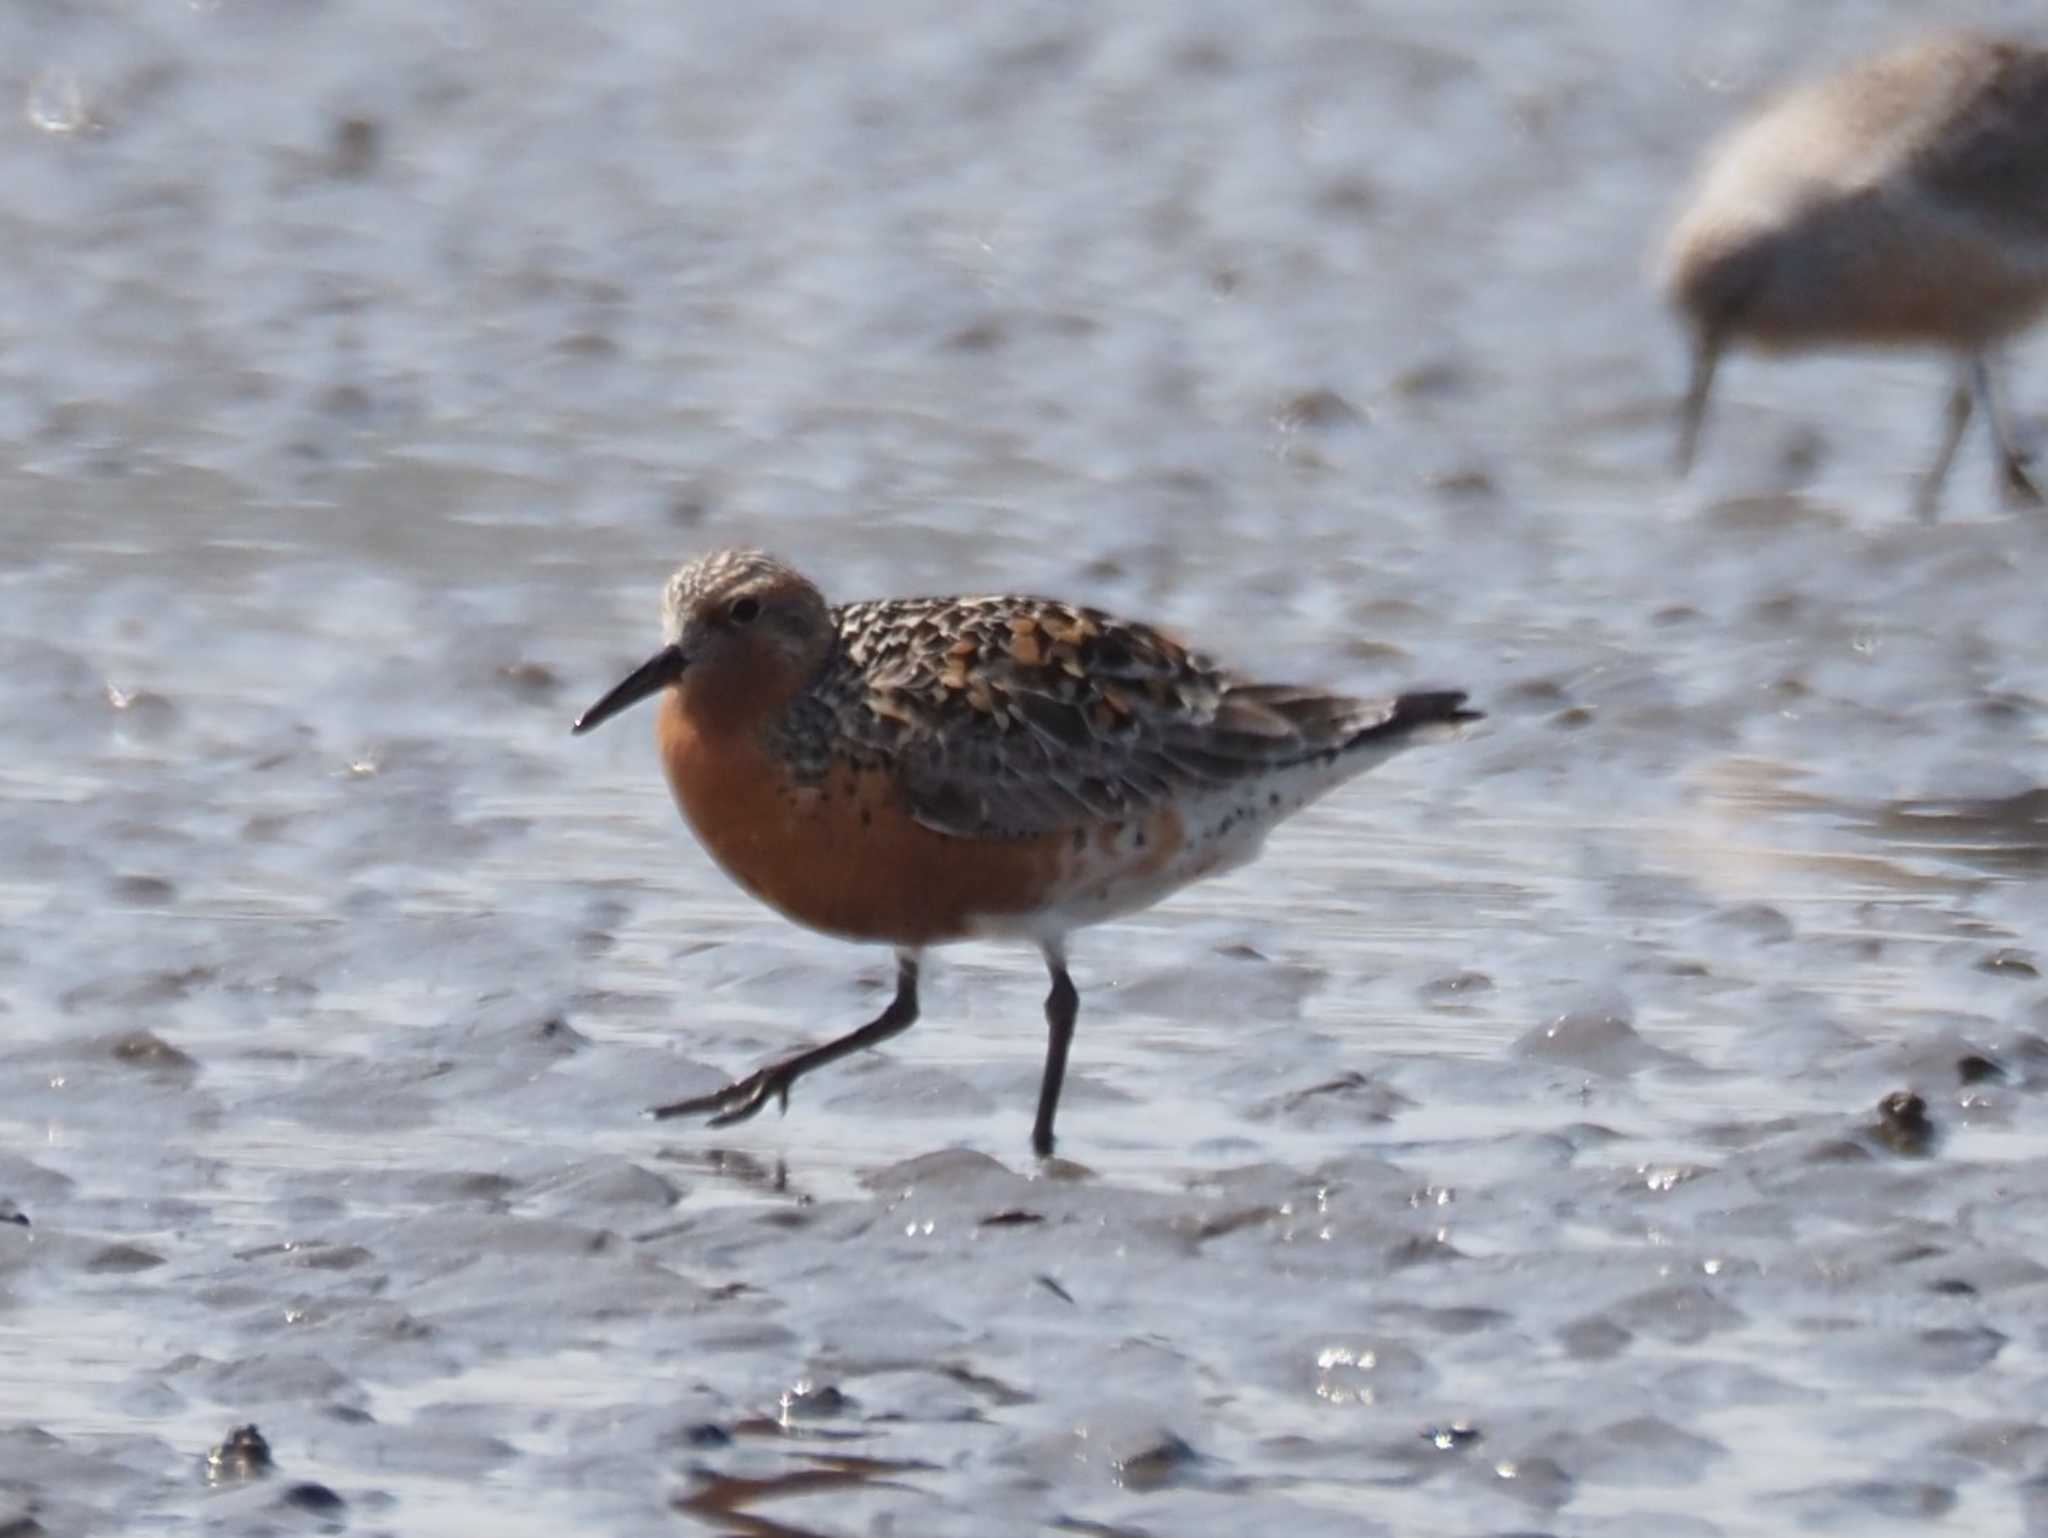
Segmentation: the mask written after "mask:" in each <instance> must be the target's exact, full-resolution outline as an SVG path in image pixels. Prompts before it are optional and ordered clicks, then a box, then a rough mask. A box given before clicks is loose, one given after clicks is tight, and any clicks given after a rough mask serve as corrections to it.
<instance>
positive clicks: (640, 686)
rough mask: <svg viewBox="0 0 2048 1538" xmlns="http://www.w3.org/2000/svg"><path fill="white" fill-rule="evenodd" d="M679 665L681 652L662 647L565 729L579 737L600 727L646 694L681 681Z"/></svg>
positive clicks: (674, 648)
mask: <svg viewBox="0 0 2048 1538" xmlns="http://www.w3.org/2000/svg"><path fill="white" fill-rule="evenodd" d="M683 666H684V659H683V654H682V651H681V649H680V648H678V647H674V646H664V647H663V648H662V649H661V650H660V651H658V652H656V653H655V654H654V655H653V656H652V657H649V658H648V659H647V660H646V661H645V662H643V663H641V664H640V666H638V667H637V668H635V669H633V671H632V672H631V673H629V674H627V675H626V677H625V678H624V679H623V680H622V681H621V682H620V683H619V684H618V686H617V687H616V688H614V689H613V690H612V691H611V693H609V694H607V695H606V696H605V697H604V698H603V699H601V700H599V701H598V702H597V703H596V704H595V705H593V706H591V707H590V708H589V709H588V710H586V711H584V712H583V714H582V715H580V716H578V717H577V718H576V724H575V725H574V726H572V727H570V728H569V730H570V731H572V732H574V733H575V734H576V735H577V736H579V737H580V736H582V735H583V734H584V733H585V732H587V731H589V730H590V729H591V728H592V727H593V726H602V725H604V723H605V722H607V721H609V720H610V719H611V718H612V717H613V716H615V715H617V714H618V713H619V712H620V711H622V710H625V709H627V708H628V707H629V706H633V705H637V704H639V703H640V702H641V701H642V700H644V699H646V698H647V696H648V695H650V694H659V693H660V692H661V691H662V690H664V689H666V688H667V687H668V686H669V685H670V684H672V683H674V682H675V681H676V680H677V679H678V678H681V677H682V676H683Z"/></svg>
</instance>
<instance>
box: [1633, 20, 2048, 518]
mask: <svg viewBox="0 0 2048 1538" xmlns="http://www.w3.org/2000/svg"><path fill="white" fill-rule="evenodd" d="M1664 285H1665V288H1666V290H1667V292H1668V293H1669V296H1670V298H1671V301H1672V303H1673V304H1674V305H1675V306H1677V308H1678V309H1679V311H1680V312H1681V313H1682V314H1683V315H1684V317H1685V319H1686V322H1687V324H1688V325H1689V326H1690V328H1691V331H1692V342H1693V361H1692V382H1691V386H1690V388H1689V389H1688V390H1687V391H1686V396H1685V403H1684V406H1683V407H1682V409H1681V413H1680V423H1679V443H1678V463H1679V470H1680V473H1681V474H1682V473H1683V472H1684V471H1685V469H1686V468H1687V466H1688V465H1689V464H1690V463H1691V460H1692V457H1693V451H1694V448H1695V447H1696V446H1697V444H1698V442H1699V435H1700V426H1701V423H1702V421H1703V420H1704V419H1705V416H1706V410H1707V395H1708V392H1709V391H1710V390H1711V388H1712V386H1713V381H1714V366H1715V364H1716V363H1717V362H1718V361H1719V360H1720V357H1721V354H1722V353H1723V352H1724V351H1726V350H1727V348H1728V347H1730V346H1731V345H1733V344H1735V343H1740V342H1746V343H1749V344H1750V345H1752V346H1755V347H1758V348H1761V349H1763V350H1765V351H1770V352H1787V351H1795V350H1801V349H1806V348H1814V347H1837V346H1849V345H1855V344H1870V345H1879V346H1883V345H1892V346H1920V347H1935V348H1941V349H1944V350H1946V351H1949V352H1951V353H1953V354H1954V355H1955V356H1956V358H1957V359H1958V362H1959V368H1958V372H1957V376H1956V380H1955V384H1954V386H1953V388H1952V389H1951V390H1950V393H1949V399H1948V408H1947V413H1946V421H1945V423H1944V425H1943V428H1942V436H1941V442H1940V445H1939V447H1938V448H1937V450H1936V452H1935V457H1934V463H1933V466H1932V468H1930V469H1929V470H1928V471H1927V473H1926V475H1925V476H1924V477H1923V478H1922V480H1921V483H1920V491H1919V496H1918V506H1919V509H1920V511H1921V513H1922V514H1923V516H1924V515H1929V514H1931V513H1932V512H1933V510H1934V507H1935V504H1936V502H1937V500H1938V499H1939V497H1940V494H1941V486H1942V482H1943V481H1944V480H1945V479H1946V478H1947V476H1948V470H1949V465H1950V463H1951V461H1953V460H1954V458H1955V453H1956V446H1957V445H1958V444H1959V443H1960V442H1961V441H1962V436H1963V429H1964V428H1965V427H1967V426H1968V425H1969V421H1970V415H1971V410H1972V407H1973V405H1979V404H1981V406H1982V407H1983V414H1984V417H1985V419H1986V421H1987V422H1988V423H1989V424H1990V427H1991V434H1992V439H1993V442H1994V443H1995V445H1996V447H1997V450H1998V463H1999V469H2000V471H2001V472H2002V475H2003V479H2004V485H2005V488H2006V492H2007V494H2008V496H2009V497H2010V498H2011V499H2012V500H2015V501H2022V502H2039V501H2040V500H2041V497H2040V493H2039V492H2038V491H2037V490H2036V489H2035V486H2034V483H2033V481H2032V480H2031V479H2030V478H2029V477H2028V475H2027V472H2026V464H2025V459H2024V456H2023V455H2022V454H2021V452H2020V448H2019V445H2018V444H2017V442H2016V441H2015V439H2014V435H2013V431H2012V424H2011V422H2010V421H2009V420H2008V419H2007V417H2006V414H2005V412H2004V410H2003V409H2002V406H2001V403H2000V401H1999V399H1998V396H1997V393H1996V391H1995V390H1994V388H1993V381H1992V374H1991V361H1990V360H1991V355H1992V353H1993V352H1994V351H1995V349H1996V348H1997V346H1998V344H1999V343H2001V342H2003V341H2005V340H2006V339H2007V338H2009V337H2012V336H2014V335H2016V334H2018V333H2019V332H2020V331H2022V330H2024V329H2025V328H2027V327H2028V326H2030V325H2032V324H2033V322H2034V321H2035V319H2036V318H2037V317H2038V316H2039V315H2040V314H2041V311H2042V309H2043V307H2044V306H2048V51H2044V50H2043V49H2040V48H2035V47H2030V46H2028V45H2026V44H2023V43H2018V42H2006V41H2000V40H1998V39H1994V38H1989V37H1982V36H1978V35H1976V34H1974V33H1967V32H1958V33H1943V34H1940V35H1937V36H1934V37H1931V38H1927V39H1925V40H1924V41H1922V42H1919V43H1916V44H1913V45H1911V46H1909V47H1905V48H1901V49H1898V50H1895V51H1893V52H1890V53H1884V54H1880V55H1878V56H1877V57H1875V58H1871V59H1866V60H1864V61H1863V62H1861V63H1858V64H1855V65H1852V66H1850V67H1849V68H1848V69H1845V70H1843V71H1841V72H1840V73H1838V74H1834V75H1830V76H1828V77H1826V78H1825V79H1822V80H1818V81H1815V82H1812V83H1810V84H1807V85H1804V86H1801V87H1799V88H1797V89H1795V90H1792V91H1789V92H1787V93H1786V94H1785V95H1783V96H1781V97H1779V98H1777V99H1776V100H1775V101H1772V102H1770V103H1768V104H1766V105H1765V106H1763V107H1762V108H1760V109H1759V110H1758V111H1757V112H1755V113H1754V114H1753V115H1751V116H1750V117H1749V118H1748V119H1746V120H1745V121H1744V122H1743V123H1742V124H1741V125H1740V126H1739V127H1738V128H1737V129H1736V130H1735V131H1734V133H1733V134H1731V135H1730V136H1729V137H1728V138H1727V139H1726V140H1724V141H1723V142H1722V143H1721V144H1720V145H1719V146H1718V147H1717V148H1715V149H1714V150H1713V151H1712V152H1710V153H1709V154H1708V156H1707V157H1706V160H1705V169H1704V174H1703V175H1702V177H1701V180H1700V184H1699V186H1698V188H1697V190H1696V191H1695V192H1694V194H1693V196H1692V198H1691V201H1690V203H1689V204H1688V206H1687V208H1686V209H1685V212H1684V213H1683V214H1682V215H1681V216H1680V218H1679V220H1678V223H1677V226H1676V228H1674V229H1673V231H1672V233H1671V238H1670V244H1669V248H1668V250H1667V253H1666V256H1665V268H1664Z"/></svg>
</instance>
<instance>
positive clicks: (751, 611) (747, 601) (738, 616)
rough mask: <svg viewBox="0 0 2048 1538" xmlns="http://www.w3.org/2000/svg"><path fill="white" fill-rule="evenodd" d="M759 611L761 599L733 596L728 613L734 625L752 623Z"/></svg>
mask: <svg viewBox="0 0 2048 1538" xmlns="http://www.w3.org/2000/svg"><path fill="white" fill-rule="evenodd" d="M760 612H761V600H760V599H758V598H735V599H734V600H733V601H732V609H731V610H730V613H731V615H732V622H733V623H734V624H735V625H751V624H753V623H754V620H755V618H756V617H757V616H759V614H760Z"/></svg>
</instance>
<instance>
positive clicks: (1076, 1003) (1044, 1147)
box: [1031, 939, 1081, 1159]
mask: <svg viewBox="0 0 2048 1538" xmlns="http://www.w3.org/2000/svg"><path fill="white" fill-rule="evenodd" d="M1041 949H1042V950H1043V952H1044V954H1045V967H1046V970H1047V971H1048V972H1050V973H1052V992H1050V993H1048V994H1047V995H1046V996H1045V1025H1046V1040H1045V1076H1044V1077H1043V1078H1041V1079H1040V1080H1039V1082H1038V1119H1037V1120H1036V1121H1034V1122H1033V1123H1032V1124H1031V1150H1032V1152H1033V1153H1035V1154H1037V1155H1038V1157H1039V1158H1041V1159H1049V1158H1051V1157H1052V1119H1053V1117H1054V1116H1055V1115H1056V1114H1057V1113H1058V1111H1059V1108H1060V1085H1061V1083H1062V1082H1064V1081H1065V1079H1066V1076H1067V1048H1068V1046H1069V1045H1070V1044H1071V1043H1072V1042H1073V1040H1074V1016H1075V1014H1076V1013H1077V1012H1078V1011H1079V1010H1080V1007H1081V996H1080V994H1078V993H1076V992H1075V991H1074V980H1073V979H1072V978H1071V977H1069V976H1067V950H1066V942H1065V940H1064V939H1060V940H1049V941H1047V942H1046V943H1045V945H1044V946H1042V947H1041Z"/></svg>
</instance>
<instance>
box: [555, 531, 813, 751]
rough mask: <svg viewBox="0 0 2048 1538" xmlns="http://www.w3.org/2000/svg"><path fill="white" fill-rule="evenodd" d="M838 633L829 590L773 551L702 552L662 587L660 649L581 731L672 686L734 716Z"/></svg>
mask: <svg viewBox="0 0 2048 1538" xmlns="http://www.w3.org/2000/svg"><path fill="white" fill-rule="evenodd" d="M833 634H834V632H833V625H832V611H831V609H830V608H829V607H827V605H826V603H825V597H824V595H823V594H822V593H820V592H819V591H818V589H817V588H816V587H814V586H813V585H812V584H811V583H810V581H809V580H807V579H806V578H805V577H803V576H802V575H800V574H799V573H797V572H796V571H793V570H792V569H791V568H789V567H788V566H785V565H783V564H782V562H780V561H778V560H776V559H775V558H774V557H773V556H770V555H764V554H763V553H762V552H760V551H759V550H718V551H714V552H713V553H711V554H710V555H703V556H699V557H698V558H697V559H696V560H694V561H691V562H689V563H688V564H687V565H685V566H682V567H679V568H678V569H677V571H676V572H675V574H674V575H673V576H671V577H670V578H669V579H668V582H667V584H666V585H665V586H664V587H663V588H662V591H661V639H662V648H661V650H660V651H659V652H657V653H656V654H655V655H654V656H653V657H651V658H650V659H648V661H647V662H646V663H645V664H643V665H642V666H641V667H640V668H639V669H638V670H637V671H635V672H634V673H633V674H632V675H631V676H630V677H628V678H627V679H626V680H625V681H624V682H623V683H621V684H620V685H619V686H618V687H617V688H615V689H613V690H612V691H611V693H609V694H607V695H606V696H605V697H604V698H603V699H601V700H599V701H598V702H597V703H596V704H595V705H593V706H591V707H590V709H588V710H587V711H585V712H584V713H583V715H582V717H581V718H580V719H579V720H578V721H577V723H576V730H577V731H579V732H586V731H589V730H590V729H591V728H592V727H593V726H596V725H598V724H599V723H600V722H602V721H604V720H606V719H608V718H609V717H611V716H614V715H617V714H618V713H619V712H620V711H621V710H624V709H625V708H626V707H627V706H629V705H632V704H634V703H636V702H637V701H639V700H643V699H645V698H647V697H648V696H649V695H651V694H657V693H659V692H660V691H661V690H663V689H665V688H668V687H671V686H673V687H675V688H676V689H677V690H678V691H679V693H680V695H681V697H682V699H683V703H684V706H685V708H686V709H688V710H691V711H692V712H694V713H702V712H707V711H708V712H711V713H713V714H716V715H718V716H720V717H725V718H729V717H736V716H739V715H741V714H757V713H760V712H762V711H767V710H772V709H774V708H775V707H777V706H779V705H780V704H781V703H782V702H783V701H785V700H787V699H788V698H789V697H790V696H791V695H792V694H793V693H794V692H795V691H796V690H797V689H799V688H801V687H802V686H803V683H804V681H805V680H806V679H808V678H809V677H810V676H811V675H812V674H813V673H814V672H815V671H816V670H817V668H818V666H819V665H820V664H821V663H822V662H823V661H824V660H825V658H826V657H827V656H828V655H829V654H830V652H831V650H832V644H833Z"/></svg>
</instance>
